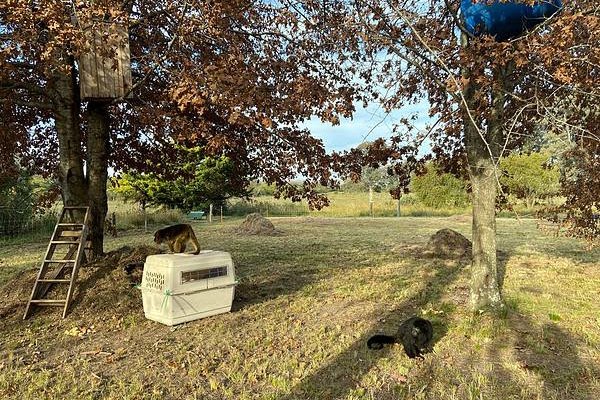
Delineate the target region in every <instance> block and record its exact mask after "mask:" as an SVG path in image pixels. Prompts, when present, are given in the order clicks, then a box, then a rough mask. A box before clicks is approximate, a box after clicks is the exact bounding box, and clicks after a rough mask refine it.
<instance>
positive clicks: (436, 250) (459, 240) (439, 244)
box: [425, 228, 471, 257]
mask: <svg viewBox="0 0 600 400" xmlns="http://www.w3.org/2000/svg"><path fill="white" fill-rule="evenodd" d="M425 249H426V251H427V252H430V253H431V254H432V255H433V256H434V257H462V256H465V255H469V254H470V253H471V241H470V240H469V239H467V238H466V237H464V236H463V235H462V234H460V233H458V232H456V231H454V230H452V229H448V228H444V229H440V230H439V231H437V232H436V233H434V234H433V235H432V236H431V238H429V242H427V246H426V247H425Z"/></svg>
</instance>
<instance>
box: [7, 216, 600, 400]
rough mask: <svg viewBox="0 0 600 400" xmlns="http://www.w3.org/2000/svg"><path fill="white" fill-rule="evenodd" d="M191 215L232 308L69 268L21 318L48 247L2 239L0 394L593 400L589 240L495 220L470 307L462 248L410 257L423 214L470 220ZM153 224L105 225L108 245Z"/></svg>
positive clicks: (598, 349) (594, 304) (598, 320)
mask: <svg viewBox="0 0 600 400" xmlns="http://www.w3.org/2000/svg"><path fill="white" fill-rule="evenodd" d="M271 220H272V222H273V223H274V224H275V226H276V227H277V228H278V229H280V230H281V231H282V233H281V234H280V235H279V236H240V235H237V234H236V233H234V228H235V227H237V226H238V225H239V224H240V220H239V219H238V220H225V222H224V223H219V224H212V225H209V224H207V223H206V221H202V222H194V223H193V224H194V228H195V231H196V235H197V236H198V238H199V240H200V242H201V244H202V245H203V247H204V248H208V249H215V250H224V251H228V252H230V253H231V254H232V257H233V259H234V262H235V265H236V272H237V278H238V280H239V281H240V283H239V285H238V287H237V289H236V298H235V301H234V310H233V312H231V313H229V314H222V315H218V316H214V317H210V318H205V319H202V320H198V321H194V322H191V323H188V324H184V325H180V326H178V327H177V328H175V329H173V328H169V327H166V326H163V325H161V324H158V323H155V322H152V321H149V320H146V319H145V318H144V314H143V309H142V302H141V294H140V292H139V291H138V290H137V289H136V288H134V287H133V286H132V284H131V282H130V280H129V278H128V277H127V276H126V274H125V273H124V272H123V271H122V270H121V269H119V268H115V267H114V265H113V266H111V265H105V266H96V267H87V268H83V269H82V270H81V272H80V277H79V280H78V288H79V291H78V292H76V294H75V298H74V303H73V306H72V311H71V312H70V314H69V315H68V317H67V318H66V319H64V320H62V319H60V311H59V310H58V309H54V308H52V309H42V310H41V311H40V312H36V313H35V314H34V316H33V317H32V318H30V319H28V320H27V321H22V315H23V312H24V307H25V303H26V301H27V299H28V296H29V292H30V290H31V285H32V283H33V279H34V277H35V273H36V271H37V268H38V264H39V262H40V260H41V258H42V255H43V253H44V251H45V247H46V245H47V243H46V242H39V243H31V244H27V245H25V244H22V243H21V244H8V245H5V246H3V247H2V248H0V298H1V299H2V301H1V303H0V398H2V399H4V398H6V399H13V398H14V399H45V398H47V399H99V398H102V399H104V398H107V399H142V398H149V399H152V398H156V399H171V398H173V399H180V398H185V399H188V398H189V399H278V400H292V399H382V400H385V399H457V400H463V399H502V400H506V399H600V301H599V299H600V261H599V260H600V250H598V249H596V250H594V251H591V252H589V251H585V250H584V246H583V245H582V244H580V243H579V242H577V241H575V240H572V239H565V238H555V237H552V236H546V235H544V234H542V233H540V232H538V231H537V230H536V228H535V221H533V220H522V221H517V220H514V219H499V220H498V242H499V243H498V247H499V250H501V251H500V254H499V257H500V262H501V264H502V265H503V266H504V267H505V270H506V273H505V280H504V291H503V292H504V298H505V300H506V303H507V305H508V312H507V313H505V314H504V315H502V316H496V317H493V316H490V315H485V314H484V315H477V316H473V315H471V314H470V313H469V312H468V310H467V301H468V277H469V265H468V261H466V260H463V261H460V260H453V259H439V258H432V257H424V256H423V253H422V251H421V249H422V246H423V245H424V244H425V243H426V242H427V240H428V238H429V237H430V236H431V235H432V234H433V233H434V232H435V231H437V230H438V229H441V228H446V227H449V228H453V229H456V230H458V231H459V232H461V233H463V234H465V235H466V236H467V237H469V238H470V220H469V218H467V217H464V216H455V217H447V218H439V217H438V218H433V217H432V218H413V217H404V218H400V219H395V218H378V219H370V218H362V219H350V218H347V219H342V218H339V219H336V218H321V217H298V218H271ZM151 240H152V234H150V233H148V234H143V233H141V232H140V231H129V232H126V233H124V234H123V235H122V236H121V237H119V238H116V239H115V238H107V246H106V247H107V250H114V249H116V248H118V247H121V246H124V245H129V246H138V245H142V244H145V245H149V244H151ZM414 314H417V315H421V316H424V317H425V318H428V319H430V320H431V321H432V322H433V324H434V329H435V334H434V341H435V345H434V351H433V352H432V353H429V354H427V355H426V356H425V359H424V360H410V359H408V358H407V357H406V355H405V354H404V352H403V351H402V348H401V346H393V347H391V348H386V349H384V350H381V351H372V350H368V349H367V347H366V340H367V339H368V338H369V336H371V335H372V334H375V333H378V332H386V333H393V332H394V330H395V327H396V326H397V325H398V323H399V322H400V321H401V320H403V319H404V318H406V317H408V316H411V315H414Z"/></svg>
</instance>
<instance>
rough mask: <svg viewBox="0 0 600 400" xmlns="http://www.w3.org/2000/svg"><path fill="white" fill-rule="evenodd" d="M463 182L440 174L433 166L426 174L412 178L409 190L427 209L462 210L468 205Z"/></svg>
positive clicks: (428, 166) (449, 175)
mask: <svg viewBox="0 0 600 400" xmlns="http://www.w3.org/2000/svg"><path fill="white" fill-rule="evenodd" d="M465 186H466V185H465V182H464V181H463V180H461V179H458V178H457V177H455V176H454V175H452V174H448V173H441V172H440V171H439V169H438V168H437V167H436V166H435V165H434V164H428V165H427V173H426V174H424V175H420V176H415V177H413V179H412V181H411V190H412V192H413V193H414V194H415V195H416V196H417V197H418V198H419V200H420V201H421V202H422V203H423V205H425V206H427V207H433V208H462V207H466V206H467V205H468V204H469V197H468V195H467V190H466V187H465Z"/></svg>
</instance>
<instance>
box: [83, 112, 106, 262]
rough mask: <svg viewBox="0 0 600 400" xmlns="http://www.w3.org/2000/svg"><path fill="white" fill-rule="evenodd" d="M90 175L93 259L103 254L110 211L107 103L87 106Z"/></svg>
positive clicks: (90, 232) (89, 191)
mask: <svg viewBox="0 0 600 400" xmlns="http://www.w3.org/2000/svg"><path fill="white" fill-rule="evenodd" d="M87 117H88V118H87V119H88V137H87V175H88V182H89V187H88V194H89V206H90V212H91V221H90V229H89V240H90V241H91V243H92V253H93V256H92V257H96V256H99V255H102V254H103V253H104V220H105V218H106V214H107V212H108V198H107V195H106V183H107V180H108V155H109V149H110V147H109V146H110V143H109V138H110V124H109V121H110V115H109V113H108V110H107V104H106V103H102V102H94V101H91V102H89V104H88V113H87Z"/></svg>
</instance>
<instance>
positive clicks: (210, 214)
mask: <svg viewBox="0 0 600 400" xmlns="http://www.w3.org/2000/svg"><path fill="white" fill-rule="evenodd" d="M212 215H213V205H212V204H211V205H210V206H209V207H208V223H210V224H212Z"/></svg>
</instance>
